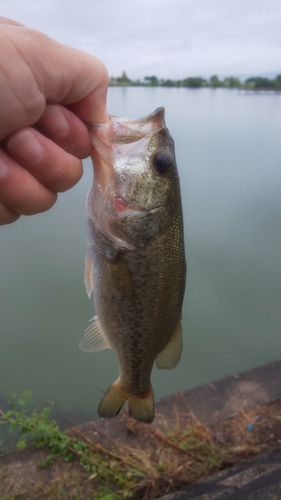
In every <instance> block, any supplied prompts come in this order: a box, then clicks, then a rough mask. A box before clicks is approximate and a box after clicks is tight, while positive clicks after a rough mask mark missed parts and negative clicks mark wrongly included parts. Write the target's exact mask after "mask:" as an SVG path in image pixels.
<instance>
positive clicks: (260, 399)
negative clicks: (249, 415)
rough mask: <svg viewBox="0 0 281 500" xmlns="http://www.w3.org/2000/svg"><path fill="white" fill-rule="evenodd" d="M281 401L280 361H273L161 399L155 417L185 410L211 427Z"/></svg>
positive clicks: (157, 404)
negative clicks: (239, 414)
mask: <svg viewBox="0 0 281 500" xmlns="http://www.w3.org/2000/svg"><path fill="white" fill-rule="evenodd" d="M280 398H281V361H274V362H272V363H269V364H267V365H264V366H261V367H259V368H253V369H252V370H248V371H245V372H242V373H240V374H238V375H232V376H227V377H224V378H222V379H219V380H216V381H215V382H211V383H209V384H205V385H202V386H199V387H196V388H195V389H191V390H189V391H184V392H183V393H181V394H176V395H174V396H170V397H168V398H164V399H161V400H159V401H157V403H156V413H161V414H163V415H165V416H166V417H168V416H170V415H171V412H172V411H173V409H174V408H175V404H176V406H177V408H178V410H179V411H180V410H181V409H182V410H183V411H184V410H186V406H188V409H189V411H191V412H193V413H194V415H195V417H196V418H197V419H198V420H200V421H201V422H202V423H204V424H207V425H210V424H212V423H214V422H216V421H218V420H223V419H225V418H229V417H232V416H234V415H236V414H237V413H239V411H241V410H244V411H248V410H251V409H253V408H255V407H256V406H259V405H263V404H267V403H271V402H272V401H275V400H276V399H280Z"/></svg>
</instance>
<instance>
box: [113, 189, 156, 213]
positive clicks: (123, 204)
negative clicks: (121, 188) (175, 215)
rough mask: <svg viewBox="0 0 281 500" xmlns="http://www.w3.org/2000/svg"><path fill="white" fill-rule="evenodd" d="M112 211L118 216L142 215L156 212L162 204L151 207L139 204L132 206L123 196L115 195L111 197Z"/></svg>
mask: <svg viewBox="0 0 281 500" xmlns="http://www.w3.org/2000/svg"><path fill="white" fill-rule="evenodd" d="M113 208H114V212H115V213H116V214H117V216H118V217H120V218H121V217H134V216H135V217H143V216H145V215H146V214H148V213H154V212H157V211H158V210H160V209H161V208H162V205H157V206H154V207H152V208H149V209H148V208H145V207H141V206H134V205H133V204H132V203H130V202H128V201H127V200H125V198H123V196H120V195H119V194H118V195H115V196H114V198H113Z"/></svg>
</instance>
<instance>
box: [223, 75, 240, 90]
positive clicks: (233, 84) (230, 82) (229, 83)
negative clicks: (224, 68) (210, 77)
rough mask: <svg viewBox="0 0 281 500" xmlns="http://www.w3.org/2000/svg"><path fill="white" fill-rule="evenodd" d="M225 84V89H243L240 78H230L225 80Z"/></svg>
mask: <svg viewBox="0 0 281 500" xmlns="http://www.w3.org/2000/svg"><path fill="white" fill-rule="evenodd" d="M223 84H224V86H225V87H229V88H237V87H241V82H240V80H239V78H236V77H234V76H229V77H227V78H225V79H224V82H223Z"/></svg>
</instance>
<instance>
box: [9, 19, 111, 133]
mask: <svg viewBox="0 0 281 500" xmlns="http://www.w3.org/2000/svg"><path fill="white" fill-rule="evenodd" d="M0 42H1V47H2V50H3V52H2V54H5V57H2V58H1V70H2V71H3V73H4V75H5V77H6V78H5V80H4V81H5V83H4V85H5V84H6V86H7V89H6V88H5V89H4V90H5V92H4V94H5V96H6V98H5V101H6V104H5V103H3V107H2V111H1V115H2V116H1V121H2V122H3V123H5V124H6V125H5V129H6V130H5V134H4V136H5V135H8V134H9V133H11V132H13V131H14V130H17V129H18V128H20V127H24V126H30V125H33V124H34V123H36V122H37V121H38V120H39V118H40V116H41V115H42V113H43V111H44V109H45V106H46V103H56V104H62V105H64V106H67V107H69V108H70V109H71V110H72V111H73V112H74V113H75V114H77V116H79V118H80V119H81V120H83V121H86V122H96V123H104V122H106V121H108V114H107V112H106V95H107V87H108V73H107V70H106V68H105V66H104V65H103V63H102V62H101V61H100V60H99V59H97V58H96V57H94V56H92V55H90V54H87V53H85V52H82V51H80V50H78V49H74V48H72V47H68V46H67V45H64V44H61V43H59V42H56V41H55V40H53V39H51V38H49V37H48V36H47V35H45V34H43V33H41V32H39V31H36V30H33V29H30V28H27V27H25V26H23V25H21V24H19V23H15V22H13V21H10V20H8V19H5V18H0ZM2 137H3V136H2ZM0 139H1V138H0Z"/></svg>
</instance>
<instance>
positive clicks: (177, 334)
mask: <svg viewBox="0 0 281 500" xmlns="http://www.w3.org/2000/svg"><path fill="white" fill-rule="evenodd" d="M181 351H182V335H181V322H180V321H179V322H178V324H177V326H176V329H175V331H174V333H173V336H172V338H171V339H170V340H169V342H168V344H167V345H166V347H164V349H163V351H161V352H160V353H159V354H158V356H157V357H156V366H157V368H158V370H171V369H172V368H175V366H177V364H178V362H179V360H180V357H181Z"/></svg>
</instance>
